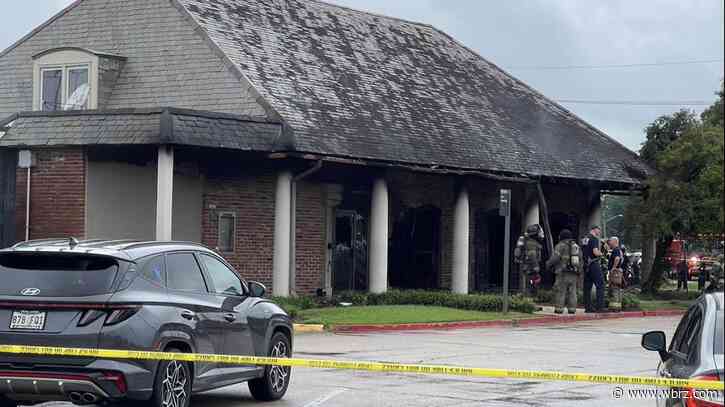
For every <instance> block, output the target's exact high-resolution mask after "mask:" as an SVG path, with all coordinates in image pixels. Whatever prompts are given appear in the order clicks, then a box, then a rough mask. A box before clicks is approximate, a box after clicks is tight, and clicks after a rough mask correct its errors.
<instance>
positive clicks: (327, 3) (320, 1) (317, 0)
mask: <svg viewBox="0 0 725 407" xmlns="http://www.w3.org/2000/svg"><path fill="white" fill-rule="evenodd" d="M303 1H308V2H310V3H318V4H322V5H324V6H330V7H335V8H340V9H343V10H347V11H352V12H354V13H362V14H368V15H371V16H374V17H381V18H385V19H388V20H394V21H400V22H403V23H408V24H414V25H420V26H423V27H428V28H433V29H436V28H435V27H434V26H433V25H431V24H428V23H423V22H420V21H413V20H408V19H406V18H401V17H395V16H389V15H387V14H381V13H376V12H374V11H369V10H363V9H359V8H355V7H350V6H343V5H341V4H335V3H332V2H330V1H325V0H303Z"/></svg>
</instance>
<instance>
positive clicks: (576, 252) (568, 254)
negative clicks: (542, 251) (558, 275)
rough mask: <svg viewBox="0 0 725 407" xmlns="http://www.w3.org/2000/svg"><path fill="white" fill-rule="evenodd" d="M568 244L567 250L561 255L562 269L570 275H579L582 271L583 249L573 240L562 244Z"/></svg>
mask: <svg viewBox="0 0 725 407" xmlns="http://www.w3.org/2000/svg"><path fill="white" fill-rule="evenodd" d="M562 243H563V244H566V246H567V249H564V250H562V253H560V257H561V265H562V269H563V270H565V271H567V272H569V273H577V274H578V273H579V271H580V270H581V247H579V245H578V244H576V243H575V242H574V241H573V240H570V241H568V242H560V243H559V244H562Z"/></svg>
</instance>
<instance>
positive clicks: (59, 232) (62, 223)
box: [15, 148, 86, 240]
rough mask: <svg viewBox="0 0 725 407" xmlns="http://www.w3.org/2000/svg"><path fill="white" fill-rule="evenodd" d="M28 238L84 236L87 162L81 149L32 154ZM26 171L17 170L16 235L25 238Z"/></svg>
mask: <svg viewBox="0 0 725 407" xmlns="http://www.w3.org/2000/svg"><path fill="white" fill-rule="evenodd" d="M33 154H35V159H36V165H35V167H33V168H32V169H31V173H30V238H31V239H44V238H52V237H68V236H74V237H78V238H83V237H84V236H85V210H86V209H85V190H86V158H85V152H84V151H83V149H81V148H66V149H42V150H34V151H33ZM26 186H27V169H24V168H18V170H17V187H16V188H17V195H16V208H17V209H16V212H15V213H16V228H17V230H16V235H15V238H16V239H17V240H23V239H24V238H25V208H26V205H25V197H26V191H27V189H26Z"/></svg>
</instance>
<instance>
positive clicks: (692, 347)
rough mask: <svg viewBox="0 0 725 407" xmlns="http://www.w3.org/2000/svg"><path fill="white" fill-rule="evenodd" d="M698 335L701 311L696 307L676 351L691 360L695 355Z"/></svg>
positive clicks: (700, 332) (698, 340)
mask: <svg viewBox="0 0 725 407" xmlns="http://www.w3.org/2000/svg"><path fill="white" fill-rule="evenodd" d="M700 335H702V310H701V309H700V307H699V306H698V307H696V308H695V309H694V310H693V313H692V315H691V316H690V319H689V321H688V323H687V330H686V331H685V336H684V337H683V338H682V341H681V342H680V344H679V348H678V349H677V351H678V352H680V353H682V354H683V355H688V356H689V359H690V360H692V357H693V356H696V355H697V348H698V346H699V344H700Z"/></svg>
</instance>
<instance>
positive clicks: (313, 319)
mask: <svg viewBox="0 0 725 407" xmlns="http://www.w3.org/2000/svg"><path fill="white" fill-rule="evenodd" d="M532 316H533V315H531V314H524V313H519V312H510V313H509V314H508V315H504V314H503V313H501V312H481V311H470V310H462V309H455V308H447V307H437V306H423V305H374V306H362V307H355V306H353V307H334V308H316V309H307V310H301V311H300V312H299V313H298V317H299V318H298V319H299V320H300V322H302V323H306V324H323V325H325V326H331V325H365V324H407V323H428V322H461V321H490V320H496V319H521V318H531V317H532Z"/></svg>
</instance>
